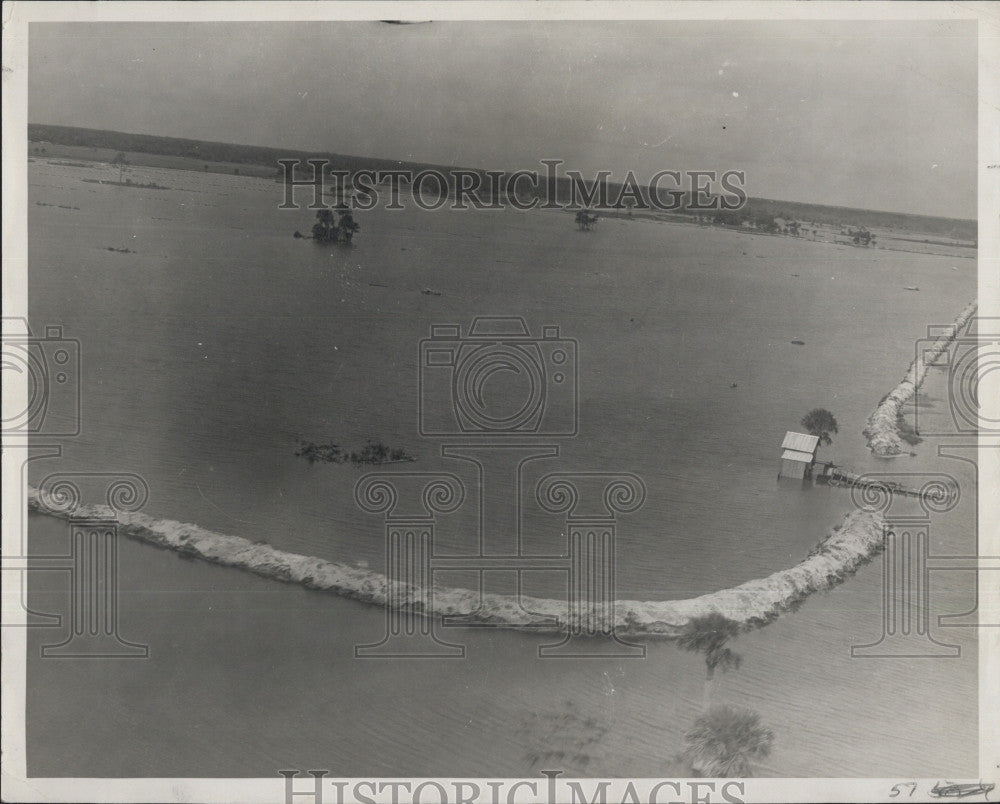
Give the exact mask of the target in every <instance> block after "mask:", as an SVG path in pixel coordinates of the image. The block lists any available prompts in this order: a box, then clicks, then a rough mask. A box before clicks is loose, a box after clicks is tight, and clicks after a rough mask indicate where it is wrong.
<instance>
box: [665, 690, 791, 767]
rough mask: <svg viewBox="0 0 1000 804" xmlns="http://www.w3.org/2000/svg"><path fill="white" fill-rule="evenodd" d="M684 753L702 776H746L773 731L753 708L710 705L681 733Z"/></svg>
mask: <svg viewBox="0 0 1000 804" xmlns="http://www.w3.org/2000/svg"><path fill="white" fill-rule="evenodd" d="M684 743H685V747H684V757H685V758H686V759H687V760H688V761H689V762H690V763H691V767H692V768H693V769H694V770H695V771H696V772H698V773H700V774H702V775H703V776H708V777H713V778H725V777H728V778H732V777H737V778H745V777H747V776H753V764H754V763H755V762H759V761H761V760H763V759H766V758H767V757H768V756H769V755H770V753H771V747H772V746H773V744H774V732H773V731H771V729H769V728H767V727H766V726H762V725H761V722H760V715H759V714H758V713H757V712H754V711H753V710H752V709H746V708H742V707H737V706H731V705H729V704H721V705H717V706H713V707H712V708H711V709H709V710H708V711H707V712H705V713H704V714H703V715H701V716H700V717H699V718H698V719H697V720H696V721H695V722H694V725H693V726H692V727H691V728H690V729H688V731H687V733H686V734H685V735H684Z"/></svg>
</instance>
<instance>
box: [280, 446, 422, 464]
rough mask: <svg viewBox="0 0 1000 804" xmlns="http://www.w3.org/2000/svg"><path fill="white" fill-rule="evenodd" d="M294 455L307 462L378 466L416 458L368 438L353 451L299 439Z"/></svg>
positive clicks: (399, 449)
mask: <svg viewBox="0 0 1000 804" xmlns="http://www.w3.org/2000/svg"><path fill="white" fill-rule="evenodd" d="M295 456H296V457H298V458H305V459H306V460H307V461H309V463H317V462H319V463H350V464H353V465H354V466H378V465H380V464H383V463H402V462H409V461H414V460H416V458H414V457H413V456H412V455H410V454H409V453H407V451H406V450H405V449H403V448H401V447H389V446H387V445H386V444H384V443H383V442H381V441H373V440H369V441H368V443H367V444H366V445H365V446H364V448H362V449H360V450H356V451H353V452H349V451H347V450H344V449H342V448H341V447H340V446H339V445H337V444H332V443H330V444H317V443H315V442H313V441H299V448H298V449H297V450H296V451H295Z"/></svg>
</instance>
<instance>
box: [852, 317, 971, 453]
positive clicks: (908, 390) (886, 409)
mask: <svg viewBox="0 0 1000 804" xmlns="http://www.w3.org/2000/svg"><path fill="white" fill-rule="evenodd" d="M976 307H977V303H976V302H974V301H973V302H970V303H969V304H968V305H966V307H965V309H964V310H962V312H961V313H960V314H959V316H958V318H956V319H955V323H954V324H952V325H951V326H950V327H949V328H948V330H947V331H946V332H945V333H944V334H943V335H941V337H940V338H938V339H937V340H936V341H934V343H933V344H932V345H931V346H929V347H927V348H926V349H922V350H921V351H920V352H919V353H918V354H917V356H916V358H914V360H913V362H912V363H910V368H909V370H908V371H907V372H906V376H905V377H903V381H902V382H901V383H900V384H899V385H897V386H896V387H895V388H893V389H892V390H891V391H890V392H889V393H888V394H886V396H885V398H884V399H883V400H882V401H881V402H880V403H879V406H878V407H877V408H875V411H874V412H873V413H872V415H871V416H869V417H868V421H867V422H866V423H865V429H864V430H863V431H862V432H863V433H864V435H865V437H866V438H867V439H868V448H869V449H870V450H871V451H872V452H873V453H874V454H875V455H878V456H879V457H882V458H889V457H892V456H893V455H901V454H902V453H903V441H902V439H901V438H900V434H899V417H900V414H901V413H902V410H903V405H905V404H906V402H907V401H908V400H909V399H910V397H912V396H913V395H914V394H915V393H916V392H917V389H918V388H920V386H921V384H922V383H923V381H924V377H926V376H927V369H928V367H929V366H930V365H931V364H932V363H933V362H934V361H935V360H936V359H937V358H938V357H940V356H941V354H942V353H943V352H944V351H945V349H947V348H948V346H949V345H950V344H951V342H952V341H954V340H955V338H957V337H958V335H959V333H960V332H961V331H962V330H963V329H964V328H965V326H966V325H967V324H968V323H969V320H970V319H971V318H972V316H974V315H975V314H976Z"/></svg>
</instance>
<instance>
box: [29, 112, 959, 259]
mask: <svg viewBox="0 0 1000 804" xmlns="http://www.w3.org/2000/svg"><path fill="white" fill-rule="evenodd" d="M28 140H29V141H31V142H36V143H38V142H44V143H46V144H50V145H53V144H55V145H71V146H78V147H89V148H105V149H108V150H111V151H122V152H130V153H148V154H161V155H166V156H179V157H184V158H188V159H196V160H199V161H201V162H229V163H234V164H246V165H265V166H268V167H275V166H276V165H277V162H278V160H279V159H300V160H302V162H303V163H304V162H305V160H307V159H316V158H325V159H328V160H329V161H330V166H331V167H335V168H336V169H338V170H346V171H348V172H349V173H354V172H356V171H359V170H376V171H378V170H401V169H403V170H410V171H414V172H419V171H421V170H437V171H439V172H445V173H446V172H448V171H451V170H455V169H456V168H455V167H454V166H452V167H447V166H442V165H432V164H424V163H416V162H403V161H400V160H396V159H375V158H369V157H360V156H348V155H344V154H333V153H318V152H311V151H291V150H287V149H280V148H269V147H263V146H258V145H239V144H235V143H225V142H208V141H201V140H188V139H181V138H177V137H158V136H153V135H149V134H129V133H126V132H121V131H103V130H99V129H91V128H76V127H71V126H53V125H47V124H42V123H29V124H28ZM304 168H305V170H306V171H309V170H310V168H309V167H308V166H307V165H304ZM528 168H529V169H536V170H537V169H540V168H539V166H537V165H535V166H530V165H529V166H528ZM470 172H471V173H475V174H477V175H478V176H479V177H480V179H481V182H482V185H483V187H484V190H482V191H480V192H478V193H477V195H478V196H479V197H480V198H483V199H484V200H487V201H489V200H491V199H490V193H489V191H488V189H485V188H489V187H490V182H489V178H488V174H487V172H486V171H485V170H470ZM305 175H308V173H307V174H305ZM522 184H523V185H524V186H525V189H527V183H526V182H524V183H522ZM545 184H546V183H545V182H544V181H541V182H539V193H540V194H541V195H543V196H544V195H545V194H546V193H548V197H549V198H554V199H556V200H558V201H560V202H568V201H569V200H570V198H571V197H572V186H571V184H572V183H571V181H570V180H569V179H568V178H566V177H565V176H560V177H559V178H558V179H556V180H555V181H554V182H552V183H550V184H548V185H547V186H543V185H545ZM427 185H429V186H426V187H425V188H424V189H425V193H426V195H427V196H428V197H431V196H433V195H434V192H435V190H434V187H433V185H434V183H433V182H428V183H427ZM621 187H622V185H620V184H616V183H611V182H609V183H608V195H609V196H610V197H611V198H619V197H620V196H621V192H620V191H621ZM453 190H454V188H453V187H449V188H446V189H444V188H443V189H442V190H439V192H448V193H449V194H450V193H451V192H452V191H453ZM663 192H664V189H663V188H661V193H663ZM638 195H639V198H640V199H641V200H642V203H643V204H645V205H646V207H647V208H649V207H650V206H652V205H651V204H650V203H649V188H648V187H639V188H638ZM518 196H519V198H522V200H526V199H527V198H530V197H531V194H530V193H528V192H525V193H524V195H523V196H522V194H521V193H520V192H519V193H518ZM493 200H496V198H495V196H494V199H493ZM704 200H705V199H704V198H702V202H704ZM625 206H626V207H628V208H629V210H630V212H631V209H632V207H633V206H639V204H638V202H631V201H630V202H629V203H626V204H625ZM701 211H703V210H699V209H698V204H697V203H695V202H694V199H693V198H692V195H691V193H685V194H684V196H682V197H681V199H680V204H679V208H678V210H677V212H679V213H681V214H701ZM735 212H736V213H739V214H742V215H744V216H746V219H747V220H751V221H754V222H755V225H756V227H757V228H761V227H762V226H764V227H765V228H766V226H767V225H768V224H767V223H766V222H767V221H768V220H770V221H772V222H773V220H774V219H775V218H783V219H785V220H800V221H803V220H804V221H812V222H813V223H814V224H828V225H834V226H839V225H840V224H841V222H842V221H845V220H864V221H865V222H866V224H867V225H868V226H869V227H874V228H879V229H904V230H907V229H908V230H915V231H920V232H924V233H927V234H937V235H942V236H946V237H953V238H958V239H962V240H970V241H974V240H976V239H977V238H978V229H977V225H976V221H969V220H960V219H955V218H936V217H928V216H923V215H908V214H904V213H893V212H882V211H875V210H856V209H850V208H847V207H833V206H824V205H820V204H802V203H797V202H791V201H774V200H771V199H767V198H753V197H751V198H749V199H748V200H747V203H746V204H745V205H744V206H743V207H742V208H741V209H739V210H735ZM859 213H861V214H859Z"/></svg>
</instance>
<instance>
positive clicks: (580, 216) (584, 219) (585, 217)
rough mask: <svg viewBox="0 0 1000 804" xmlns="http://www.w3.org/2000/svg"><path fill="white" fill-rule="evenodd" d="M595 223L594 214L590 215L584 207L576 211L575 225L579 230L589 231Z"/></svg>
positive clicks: (595, 217)
mask: <svg viewBox="0 0 1000 804" xmlns="http://www.w3.org/2000/svg"><path fill="white" fill-rule="evenodd" d="M629 213H630V214H631V210H629ZM595 223H597V216H596V215H591V214H590V213H589V212H588V211H587V210H585V209H581V210H578V211H577V213H576V225H577V228H578V229H579V230H580V231H581V232H589V231H590V230H591V228H592V227H593V225H594V224H595Z"/></svg>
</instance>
